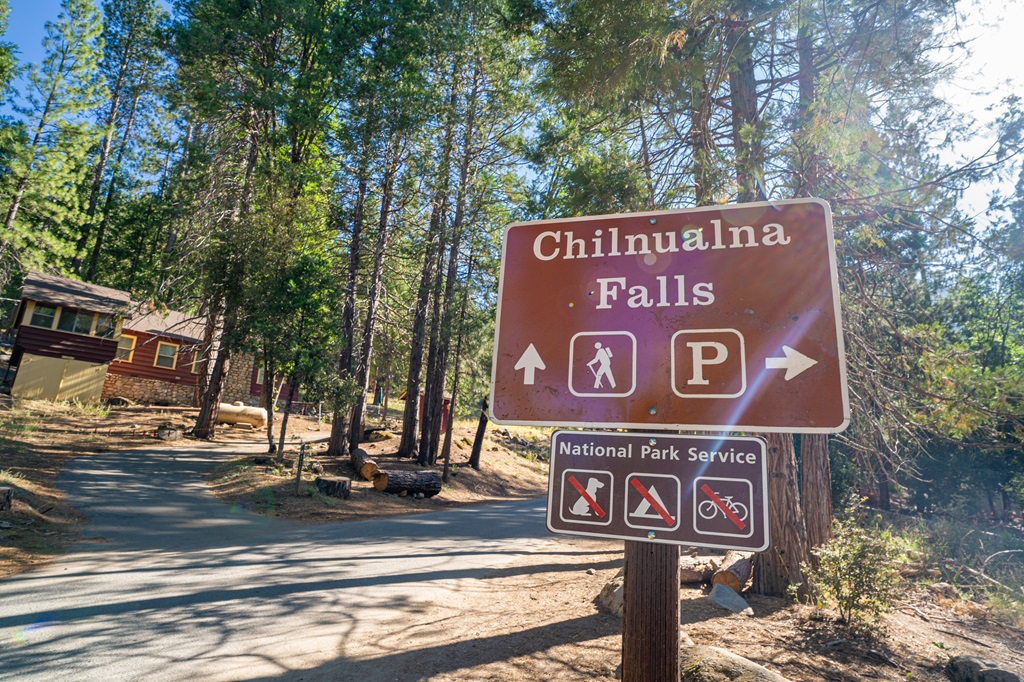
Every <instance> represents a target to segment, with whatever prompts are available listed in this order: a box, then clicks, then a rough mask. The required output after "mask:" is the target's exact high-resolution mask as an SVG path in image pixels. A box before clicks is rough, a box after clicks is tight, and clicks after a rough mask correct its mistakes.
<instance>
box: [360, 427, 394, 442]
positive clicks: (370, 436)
mask: <svg viewBox="0 0 1024 682" xmlns="http://www.w3.org/2000/svg"><path fill="white" fill-rule="evenodd" d="M394 437H395V434H393V433H391V432H390V431H385V430H383V429H374V430H372V431H370V430H368V431H367V433H366V436H365V438H364V440H367V441H369V442H371V443H378V442H380V441H382V440H391V439H392V438H394Z"/></svg>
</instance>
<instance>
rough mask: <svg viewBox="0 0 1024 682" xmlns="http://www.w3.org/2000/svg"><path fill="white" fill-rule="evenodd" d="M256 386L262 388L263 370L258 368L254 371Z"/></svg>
mask: <svg viewBox="0 0 1024 682" xmlns="http://www.w3.org/2000/svg"><path fill="white" fill-rule="evenodd" d="M256 385H257V386H262V385H263V368H262V367H260V368H259V369H258V370H256Z"/></svg>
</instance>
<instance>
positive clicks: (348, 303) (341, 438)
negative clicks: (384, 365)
mask: <svg viewBox="0 0 1024 682" xmlns="http://www.w3.org/2000/svg"><path fill="white" fill-rule="evenodd" d="M364 132H365V135H366V136H368V135H369V123H367V125H366V127H365V128H364ZM370 144H371V140H369V139H366V137H365V136H364V140H363V149H362V159H361V160H360V164H359V173H358V175H359V178H358V183H357V185H356V203H355V206H354V207H353V209H352V210H353V215H352V235H351V237H350V239H349V246H348V274H347V277H346V280H345V300H344V303H343V305H342V312H341V335H342V339H343V340H342V343H343V345H342V348H341V354H340V357H339V361H338V372H339V373H340V374H341V375H342V376H343V377H351V376H352V374H353V369H354V368H353V363H352V358H353V355H354V353H355V333H356V285H357V283H358V282H359V267H360V265H361V263H362V249H363V247H362V237H363V212H364V210H365V208H366V193H367V191H368V188H369V179H368V177H369V174H370ZM333 408H334V419H333V421H332V423H331V437H330V439H329V440H328V441H327V454H328V455H329V456H330V457H344V456H346V455H347V454H348V453H347V452H346V448H347V445H348V424H349V421H348V418H349V413H350V411H351V409H352V406H351V405H349V404H347V403H346V404H344V405H341V404H335V405H334V406H333Z"/></svg>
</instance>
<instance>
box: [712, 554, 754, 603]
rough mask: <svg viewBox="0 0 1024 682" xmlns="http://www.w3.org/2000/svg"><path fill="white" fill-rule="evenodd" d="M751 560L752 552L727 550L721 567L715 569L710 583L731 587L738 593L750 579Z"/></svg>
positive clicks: (752, 557) (752, 558)
mask: <svg viewBox="0 0 1024 682" xmlns="http://www.w3.org/2000/svg"><path fill="white" fill-rule="evenodd" d="M753 560H754V554H753V553H752V552H737V551H731V552H728V553H727V554H726V555H725V560H724V561H723V562H722V567H721V568H720V569H718V570H717V571H715V575H714V576H713V577H712V578H711V584H712V585H725V586H726V587H731V588H732V590H733V592H735V593H736V594H739V593H740V592H742V591H743V588H744V587H746V585H747V581H748V580H750V568H751V566H752V565H753V563H754V561H753Z"/></svg>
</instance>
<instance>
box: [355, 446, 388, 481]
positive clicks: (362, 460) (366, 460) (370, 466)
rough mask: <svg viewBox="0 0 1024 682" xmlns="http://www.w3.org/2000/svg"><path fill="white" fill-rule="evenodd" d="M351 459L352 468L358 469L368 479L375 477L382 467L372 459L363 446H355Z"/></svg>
mask: <svg viewBox="0 0 1024 682" xmlns="http://www.w3.org/2000/svg"><path fill="white" fill-rule="evenodd" d="M349 459H350V460H351V462H352V468H353V469H355V470H356V473H358V474H359V475H360V476H362V477H363V478H364V479H365V480H367V481H372V480H373V477H374V476H376V475H377V473H378V472H379V471H380V467H378V466H377V463H376V462H374V461H373V460H372V459H370V455H369V454H368V453H367V452H366V450H363V449H362V448H353V449H352V454H351V455H349Z"/></svg>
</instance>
